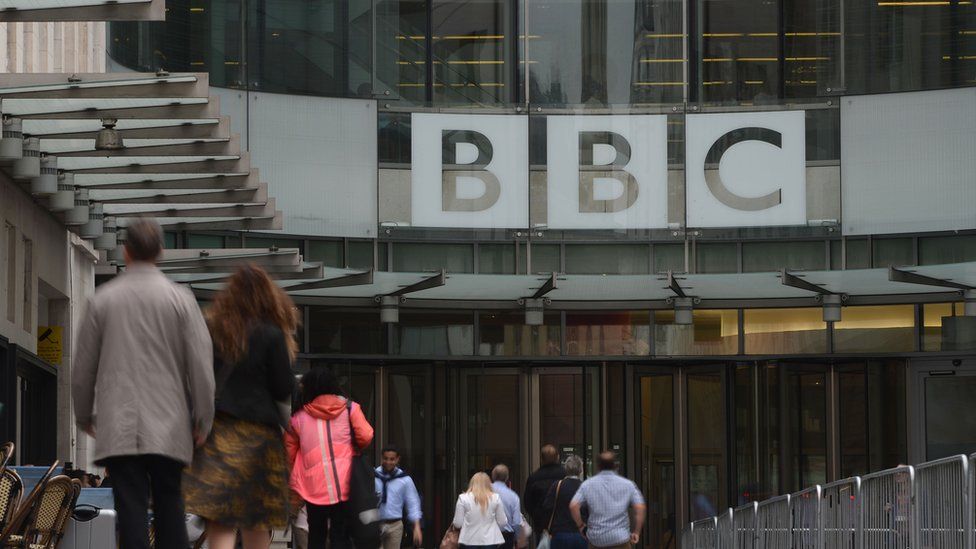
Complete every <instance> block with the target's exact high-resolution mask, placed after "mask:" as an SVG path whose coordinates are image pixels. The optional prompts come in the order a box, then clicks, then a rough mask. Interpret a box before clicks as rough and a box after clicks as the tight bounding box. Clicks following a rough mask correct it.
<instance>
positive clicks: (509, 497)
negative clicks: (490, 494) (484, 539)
mask: <svg viewBox="0 0 976 549" xmlns="http://www.w3.org/2000/svg"><path fill="white" fill-rule="evenodd" d="M508 475H509V473H508V466H507V465H504V464H498V465H496V466H495V468H494V469H492V470H491V480H492V483H491V489H492V490H494V492H495V493H496V494H498V497H500V498H501V500H502V506H503V507H504V508H505V518H506V519H507V520H508V524H506V525H505V526H503V527H502V537H504V538H505V542H504V543H503V544H502V549H514V547H515V541H516V540H517V539H518V535H519V529H520V528H521V527H522V503H521V502H520V501H519V497H518V494H516V493H515V492H514V491H513V490H512V489H511V488H509V487H508Z"/></svg>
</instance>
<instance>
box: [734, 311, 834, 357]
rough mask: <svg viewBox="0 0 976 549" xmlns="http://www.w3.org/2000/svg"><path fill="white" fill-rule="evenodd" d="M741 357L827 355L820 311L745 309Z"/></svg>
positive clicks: (825, 328) (824, 327)
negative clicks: (746, 355)
mask: <svg viewBox="0 0 976 549" xmlns="http://www.w3.org/2000/svg"><path fill="white" fill-rule="evenodd" d="M743 314H744V317H745V328H744V329H745V345H746V349H745V353H746V354H749V355H782V354H785V355H792V354H803V353H826V352H827V323H826V322H824V321H823V310H822V309H820V308H819V307H817V308H804V309H745V310H744V311H743Z"/></svg>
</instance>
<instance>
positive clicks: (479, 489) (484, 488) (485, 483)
mask: <svg viewBox="0 0 976 549" xmlns="http://www.w3.org/2000/svg"><path fill="white" fill-rule="evenodd" d="M468 493H470V494H471V495H472V496H474V501H475V502H477V504H478V505H480V506H481V510H482V512H487V511H488V500H490V499H491V495H492V494H493V493H495V491H494V490H492V489H491V479H490V478H488V475H486V474H485V473H475V474H474V476H472V477H471V480H470V481H469V482H468Z"/></svg>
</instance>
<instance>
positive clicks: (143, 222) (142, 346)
mask: <svg viewBox="0 0 976 549" xmlns="http://www.w3.org/2000/svg"><path fill="white" fill-rule="evenodd" d="M126 233H127V239H126V243H125V246H124V250H123V252H124V256H125V271H124V272H123V273H121V274H120V275H118V276H117V277H115V278H114V279H113V280H111V281H109V282H107V283H105V284H103V285H102V286H100V287H99V288H98V290H96V291H95V295H94V296H93V297H92V299H91V301H90V303H89V304H88V308H87V311H86V312H85V317H84V320H83V321H82V323H81V328H80V330H79V331H78V345H77V350H76V353H75V360H74V364H73V365H72V375H71V378H72V383H71V384H72V396H73V397H74V404H75V406H74V407H75V417H76V418H77V423H78V427H79V428H80V429H82V430H83V431H85V432H86V433H88V434H89V435H91V436H93V437H95V463H96V464H98V465H100V466H104V467H106V468H108V469H109V470H110V471H111V473H112V488H113V490H114V495H115V509H116V512H117V517H118V527H119V538H120V540H121V544H122V546H123V547H125V548H126V549H148V548H149V532H148V528H147V525H148V519H147V515H148V511H149V498H150V494H151V496H152V501H153V513H154V516H155V524H156V532H157V536H156V547H157V548H160V549H177V548H178V549H185V548H186V547H187V545H188V544H189V541H188V539H187V534H186V528H185V527H184V519H183V492H182V489H181V480H182V477H183V475H182V473H183V467H184V466H185V465H186V464H188V463H190V460H191V459H192V456H193V446H194V443H197V444H202V443H203V441H204V440H206V438H207V434H208V433H209V432H210V425H211V422H212V421H213V413H214V378H213V351H212V349H211V343H210V335H209V333H208V331H207V325H206V323H205V322H204V320H203V315H202V314H201V313H200V308H199V307H198V306H197V302H196V299H195V298H194V297H193V294H192V293H191V292H190V291H189V290H187V289H185V288H181V287H180V286H177V285H176V284H174V283H173V282H171V281H170V280H169V279H167V278H166V276H165V275H164V274H163V273H162V271H160V270H159V269H158V268H157V267H156V261H157V259H158V258H159V256H160V254H161V253H162V248H163V231H162V228H160V226H159V224H158V223H156V222H155V221H154V220H151V219H145V218H144V219H139V220H137V221H135V222H133V223H132V224H130V225H129V226H128V227H127V228H126ZM94 410H97V411H98V416H97V417H95V415H93V411H94Z"/></svg>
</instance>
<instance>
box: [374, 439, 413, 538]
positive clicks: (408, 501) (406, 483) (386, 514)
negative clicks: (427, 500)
mask: <svg viewBox="0 0 976 549" xmlns="http://www.w3.org/2000/svg"><path fill="white" fill-rule="evenodd" d="M382 458H383V461H382V462H381V464H380V466H379V467H377V468H376V493H377V495H378V496H379V500H380V521H381V522H382V530H381V531H380V540H381V542H382V548H383V549H399V547H400V541H401V538H403V519H404V517H406V520H407V522H409V523H410V524H411V525H412V527H413V532H412V537H413V545H414V547H420V546H421V544H422V543H423V540H424V536H423V531H422V530H421V528H420V520H421V519H422V518H423V515H422V512H421V508H420V494H418V493H417V486H416V485H415V484H414V482H413V479H412V478H410V475H408V474H407V473H406V471H404V470H403V469H401V468H400V451H399V450H397V449H396V448H394V447H392V446H387V447H386V448H383V452H382Z"/></svg>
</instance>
